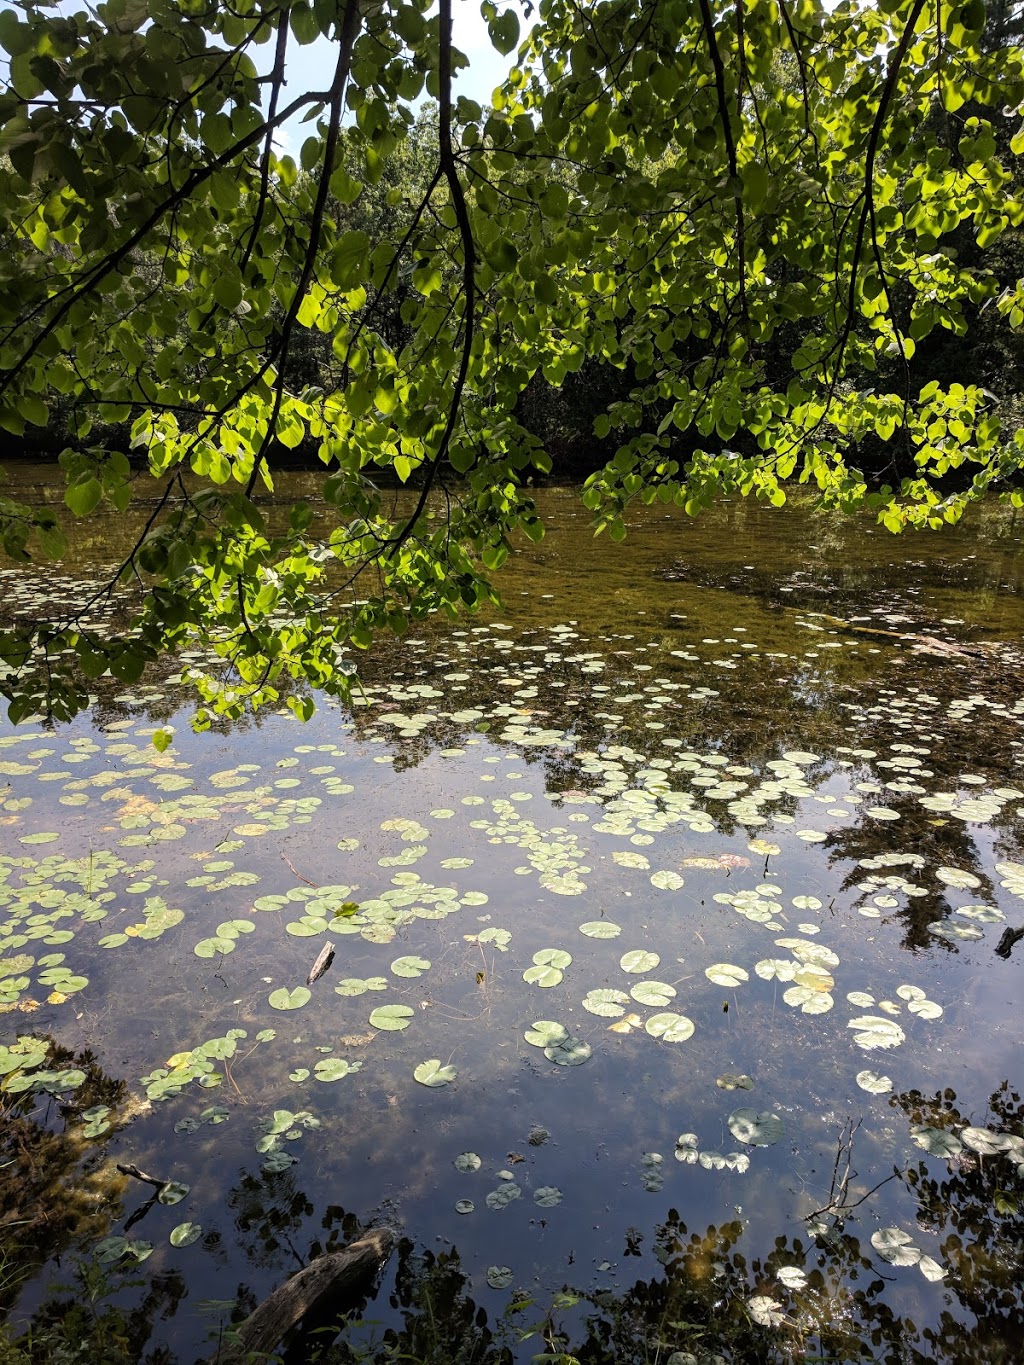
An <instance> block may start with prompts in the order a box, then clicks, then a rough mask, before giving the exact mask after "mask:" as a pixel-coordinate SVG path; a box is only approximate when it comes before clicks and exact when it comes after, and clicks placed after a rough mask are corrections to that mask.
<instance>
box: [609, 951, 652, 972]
mask: <svg viewBox="0 0 1024 1365" xmlns="http://www.w3.org/2000/svg"><path fill="white" fill-rule="evenodd" d="M660 962H661V958H660V957H659V956H658V954H657V953H648V952H644V950H643V949H642V948H634V949H633V951H632V952H629V953H623V955H622V956H621V957H620V958H619V966H620V967H621V968H622V970H623V971H624V972H636V973H637V974H638V975H639V974H642V973H643V972H653V971H654V969H655V967H657V966H658V965H659V963H660Z"/></svg>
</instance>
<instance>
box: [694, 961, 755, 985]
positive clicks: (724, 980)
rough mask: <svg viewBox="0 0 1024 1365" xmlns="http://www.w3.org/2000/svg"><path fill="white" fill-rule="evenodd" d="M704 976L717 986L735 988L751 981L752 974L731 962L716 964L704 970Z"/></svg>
mask: <svg viewBox="0 0 1024 1365" xmlns="http://www.w3.org/2000/svg"><path fill="white" fill-rule="evenodd" d="M704 975H705V976H706V977H707V979H708V980H709V981H713V982H714V983H715V985H716V986H725V987H735V986H739V985H742V984H743V982H744V981H749V980H750V973H749V972H746V971H744V970H743V968H742V967H734V966H733V965H732V963H731V962H715V963H712V965H711V966H710V967H705V968H704Z"/></svg>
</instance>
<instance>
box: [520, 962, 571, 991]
mask: <svg viewBox="0 0 1024 1365" xmlns="http://www.w3.org/2000/svg"><path fill="white" fill-rule="evenodd" d="M562 976H563V973H562V972H561V971H560V970H559V969H558V968H557V967H541V966H534V967H527V969H526V971H525V972H523V980H524V981H525V982H526V983H527V985H530V986H540V987H541V988H542V989H544V990H550V988H551V987H552V986H557V985H558V984H559V982H560V981H561V980H562Z"/></svg>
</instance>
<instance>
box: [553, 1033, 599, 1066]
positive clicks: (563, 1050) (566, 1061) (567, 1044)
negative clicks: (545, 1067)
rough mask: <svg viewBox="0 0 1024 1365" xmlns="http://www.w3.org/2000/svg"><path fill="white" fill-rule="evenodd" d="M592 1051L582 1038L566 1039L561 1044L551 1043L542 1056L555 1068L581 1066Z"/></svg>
mask: <svg viewBox="0 0 1024 1365" xmlns="http://www.w3.org/2000/svg"><path fill="white" fill-rule="evenodd" d="M591 1055H592V1050H591V1047H590V1044H589V1043H585V1042H584V1041H583V1039H582V1038H571V1037H570V1038H566V1039H565V1040H564V1041H563V1042H560V1043H552V1044H550V1045H549V1046H548V1047H546V1048H545V1049H544V1056H545V1057H546V1058H547V1059H548V1061H549V1062H554V1064H555V1065H556V1066H582V1065H583V1063H584V1062H586V1061H589V1060H590V1057H591Z"/></svg>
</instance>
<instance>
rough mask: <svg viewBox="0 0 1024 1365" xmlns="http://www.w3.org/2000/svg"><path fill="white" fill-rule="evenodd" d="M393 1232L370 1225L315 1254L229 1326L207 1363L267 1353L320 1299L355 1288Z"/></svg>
mask: <svg viewBox="0 0 1024 1365" xmlns="http://www.w3.org/2000/svg"><path fill="white" fill-rule="evenodd" d="M394 1241H395V1234H394V1233H393V1232H392V1231H391V1229H390V1228H374V1229H372V1230H371V1231H370V1232H367V1233H366V1234H365V1235H364V1236H362V1237H360V1238H359V1240H358V1241H357V1242H351V1243H350V1244H349V1245H348V1246H347V1247H345V1249H344V1250H343V1251H332V1252H330V1253H329V1254H328V1255H326V1256H318V1257H317V1259H316V1260H315V1261H313V1262H311V1264H309V1265H307V1266H306V1267H305V1268H304V1269H302V1270H300V1271H299V1272H298V1274H297V1275H293V1276H292V1278H291V1279H290V1280H286V1281H285V1282H284V1284H281V1285H278V1287H277V1288H276V1289H275V1290H274V1291H273V1293H272V1294H271V1295H270V1297H269V1298H267V1299H264V1300H263V1302H262V1303H261V1304H260V1306H259V1307H258V1308H257V1309H256V1310H255V1311H254V1312H252V1313H250V1314H249V1316H248V1317H247V1318H246V1319H245V1321H244V1322H242V1323H240V1324H239V1325H238V1326H237V1327H233V1328H232V1329H231V1333H230V1340H225V1341H224V1342H223V1343H222V1344H221V1346H220V1347H219V1348H218V1349H217V1350H216V1351H215V1352H214V1354H213V1355H212V1356H211V1357H210V1361H209V1365H235V1363H236V1362H239V1363H240V1362H242V1361H244V1360H247V1359H249V1358H250V1356H253V1357H254V1358H257V1359H262V1357H263V1356H264V1355H268V1354H270V1352H272V1351H273V1350H274V1348H275V1346H277V1345H278V1343H279V1342H280V1341H281V1339H282V1338H283V1337H284V1336H285V1334H286V1333H287V1332H288V1330H289V1329H290V1328H292V1327H294V1326H295V1324H296V1323H297V1322H298V1321H299V1319H300V1318H303V1317H305V1316H306V1314H307V1313H309V1312H311V1311H312V1310H313V1309H314V1308H316V1307H317V1306H318V1305H321V1306H322V1304H323V1302H324V1300H325V1299H326V1298H328V1296H330V1297H335V1296H337V1297H342V1296H344V1295H345V1294H347V1293H351V1292H352V1291H353V1290H355V1289H358V1288H359V1287H360V1286H361V1285H363V1284H364V1283H365V1282H366V1281H367V1280H368V1279H370V1278H371V1277H372V1276H373V1275H375V1274H376V1273H377V1271H378V1270H379V1269H380V1267H381V1265H383V1263H384V1262H385V1261H386V1260H387V1258H388V1256H389V1255H390V1254H391V1248H392V1246H393V1245H394Z"/></svg>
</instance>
